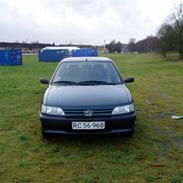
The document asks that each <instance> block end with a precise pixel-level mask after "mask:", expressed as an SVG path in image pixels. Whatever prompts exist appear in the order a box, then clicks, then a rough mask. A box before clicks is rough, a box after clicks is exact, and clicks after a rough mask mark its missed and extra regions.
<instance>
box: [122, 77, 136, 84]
mask: <svg viewBox="0 0 183 183" xmlns="http://www.w3.org/2000/svg"><path fill="white" fill-rule="evenodd" d="M134 81H135V79H134V78H133V77H130V78H127V79H125V80H124V82H125V83H132V82H134Z"/></svg>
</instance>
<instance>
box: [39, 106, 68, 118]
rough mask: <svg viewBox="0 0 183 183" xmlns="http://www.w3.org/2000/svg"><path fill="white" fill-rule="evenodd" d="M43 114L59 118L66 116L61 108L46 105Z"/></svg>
mask: <svg viewBox="0 0 183 183" xmlns="http://www.w3.org/2000/svg"><path fill="white" fill-rule="evenodd" d="M41 113H44V114H50V115H59V116H64V115H65V113H64V111H63V110H62V109H61V108H60V107H51V106H46V105H42V106H41Z"/></svg>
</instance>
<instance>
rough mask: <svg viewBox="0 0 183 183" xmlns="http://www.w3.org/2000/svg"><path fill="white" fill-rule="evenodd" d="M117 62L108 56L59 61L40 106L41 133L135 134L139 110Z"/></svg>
mask: <svg viewBox="0 0 183 183" xmlns="http://www.w3.org/2000/svg"><path fill="white" fill-rule="evenodd" d="M133 81H134V78H128V79H126V80H123V79H122V78H121V76H120V74H119V72H118V70H117V69H116V67H115V65H114V63H113V61H112V60H110V59H109V58H105V57H72V58H65V59H63V60H62V62H60V63H59V64H58V66H57V68H56V70H55V72H54V74H53V76H52V78H51V80H50V81H48V80H46V79H41V83H43V84H49V87H48V88H47V90H46V92H45V95H44V99H43V103H42V105H41V109H40V119H41V124H42V134H43V136H44V137H47V136H49V135H53V134H71V135H75V134H84V135H88V134H113V133H119V134H120V133H125V134H127V135H129V136H132V135H133V133H134V130H135V119H136V112H135V106H134V102H133V98H132V95H131V93H130V91H129V90H128V88H127V87H126V85H125V83H128V82H133Z"/></svg>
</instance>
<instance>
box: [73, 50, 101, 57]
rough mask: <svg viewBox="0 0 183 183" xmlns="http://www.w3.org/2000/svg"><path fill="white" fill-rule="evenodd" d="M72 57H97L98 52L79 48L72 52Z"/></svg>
mask: <svg viewBox="0 0 183 183" xmlns="http://www.w3.org/2000/svg"><path fill="white" fill-rule="evenodd" d="M72 56H73V57H96V56H98V51H97V50H96V49H93V48H81V49H78V50H73V52H72Z"/></svg>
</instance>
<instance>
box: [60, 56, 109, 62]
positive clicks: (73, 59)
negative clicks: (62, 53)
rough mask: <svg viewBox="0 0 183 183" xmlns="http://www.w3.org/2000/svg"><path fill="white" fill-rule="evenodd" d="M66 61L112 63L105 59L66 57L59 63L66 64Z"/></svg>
mask: <svg viewBox="0 0 183 183" xmlns="http://www.w3.org/2000/svg"><path fill="white" fill-rule="evenodd" d="M68 61H76V62H77V61H108V62H112V60H111V59H109V58H107V57H68V58H64V59H63V60H62V61H61V62H68Z"/></svg>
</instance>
